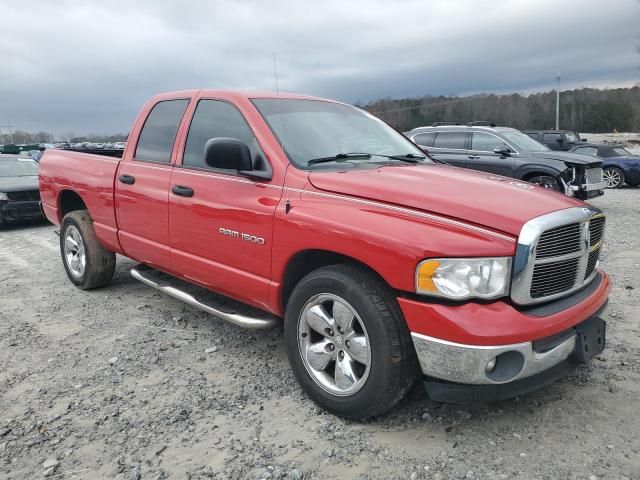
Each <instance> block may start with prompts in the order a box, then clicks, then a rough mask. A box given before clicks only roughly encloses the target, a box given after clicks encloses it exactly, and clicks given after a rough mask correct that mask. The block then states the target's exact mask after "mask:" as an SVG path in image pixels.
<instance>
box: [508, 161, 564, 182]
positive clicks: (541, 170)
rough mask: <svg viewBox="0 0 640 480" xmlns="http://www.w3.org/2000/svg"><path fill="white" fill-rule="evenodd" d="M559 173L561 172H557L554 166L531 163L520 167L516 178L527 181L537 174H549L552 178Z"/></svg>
mask: <svg viewBox="0 0 640 480" xmlns="http://www.w3.org/2000/svg"><path fill="white" fill-rule="evenodd" d="M560 174H561V172H559V171H558V170H556V169H555V168H551V167H545V166H542V165H531V166H527V167H526V168H524V169H522V170H521V171H520V175H518V178H519V179H520V180H524V181H526V182H528V181H529V180H531V179H532V178H533V177H537V176H539V175H549V176H552V177H553V178H557V177H559V176H560Z"/></svg>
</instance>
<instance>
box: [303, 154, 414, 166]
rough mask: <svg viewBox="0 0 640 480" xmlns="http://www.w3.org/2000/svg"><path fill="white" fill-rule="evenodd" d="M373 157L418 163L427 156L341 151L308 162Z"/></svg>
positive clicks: (311, 163) (309, 163) (310, 163)
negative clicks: (331, 155)
mask: <svg viewBox="0 0 640 480" xmlns="http://www.w3.org/2000/svg"><path fill="white" fill-rule="evenodd" d="M371 157H383V158H390V159H392V160H400V161H402V162H408V163H418V162H420V161H421V160H424V159H425V158H426V157H424V156H422V155H416V154H415V153H407V154H406V155H383V154H381V153H365V152H352V153H339V154H337V155H335V156H333V157H321V158H312V159H311V160H309V161H308V162H307V164H308V165H313V164H314V163H326V162H340V161H345V160H351V159H359V158H363V159H369V158H371Z"/></svg>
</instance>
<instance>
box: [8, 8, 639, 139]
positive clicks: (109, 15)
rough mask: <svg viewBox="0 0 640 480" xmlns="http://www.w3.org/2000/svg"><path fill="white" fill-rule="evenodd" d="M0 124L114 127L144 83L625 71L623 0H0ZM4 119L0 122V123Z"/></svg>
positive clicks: (414, 86) (148, 90)
mask: <svg viewBox="0 0 640 480" xmlns="http://www.w3.org/2000/svg"><path fill="white" fill-rule="evenodd" d="M0 19H1V21H0V23H1V25H2V27H1V28H2V33H1V35H0V125H5V124H7V123H8V122H11V123H12V124H13V125H15V126H16V128H18V129H22V130H28V131H36V130H47V131H51V132H54V133H56V134H61V133H64V132H75V133H76V134H81V133H88V132H96V133H117V132H127V131H128V129H129V126H130V123H131V121H132V120H133V118H134V117H135V115H136V113H137V111H138V109H139V108H140V106H141V105H142V103H143V102H144V101H145V100H146V99H147V98H148V97H149V96H150V95H152V94H154V93H157V92H161V91H166V90H174V89H183V88H200V87H209V88H234V89H256V88H257V89H269V90H273V89H275V87H274V75H273V57H272V52H273V51H275V52H276V55H277V64H278V66H277V68H278V76H279V85H280V90H281V91H292V92H297V93H306V94H312V95H318V96H325V97H331V98H336V99H339V100H343V101H347V102H351V103H354V102H356V101H360V102H368V101H371V100H375V99H377V98H381V97H387V96H390V97H409V96H422V95H440V94H445V95H451V94H454V95H465V94H469V93H478V92H530V91H536V90H549V89H551V88H552V84H553V81H554V77H555V74H556V71H559V72H560V75H561V77H562V82H563V84H564V86H565V88H569V87H580V86H583V85H586V86H598V87H603V86H621V85H623V86H626V85H629V86H631V85H635V84H638V83H640V70H639V69H638V67H639V66H640V55H639V54H638V52H637V51H636V45H637V44H638V43H639V42H640V3H639V2H638V1H636V0H563V1H556V0H537V1H531V0H493V1H482V0H455V1H454V0H421V1H376V0H367V1H364V0H315V1H304V0H299V1H276V0H237V1H232V0H227V1H224V2H222V1H214V0H209V1H191V0H182V1H170V0H135V1H132V0H123V1H118V0H84V1H82V2H78V1H63V0H56V1H35V0H34V1H31V0H19V1H15V0H0ZM4 131H5V132H6V129H5V130H4Z"/></svg>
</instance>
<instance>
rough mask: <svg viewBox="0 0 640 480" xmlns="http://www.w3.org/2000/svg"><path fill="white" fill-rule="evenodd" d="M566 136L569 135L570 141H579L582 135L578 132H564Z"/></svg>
mask: <svg viewBox="0 0 640 480" xmlns="http://www.w3.org/2000/svg"><path fill="white" fill-rule="evenodd" d="M564 136H565V137H567V140H568V141H569V142H579V141H580V137H578V135H577V134H576V132H564Z"/></svg>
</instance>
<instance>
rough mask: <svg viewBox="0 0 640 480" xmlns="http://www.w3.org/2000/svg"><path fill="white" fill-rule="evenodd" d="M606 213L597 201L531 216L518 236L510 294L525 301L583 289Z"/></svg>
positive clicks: (597, 252) (592, 270) (595, 258)
mask: <svg viewBox="0 0 640 480" xmlns="http://www.w3.org/2000/svg"><path fill="white" fill-rule="evenodd" d="M604 222H605V219H604V216H603V215H602V214H601V213H600V211H599V210H597V209H596V208H594V207H575V208H568V209H565V210H559V211H557V212H553V213H549V214H547V215H543V216H541V217H537V218H534V219H533V220H531V221H529V222H527V223H526V224H525V225H524V227H523V228H522V231H521V233H520V237H519V238H518V249H517V251H516V258H515V260H514V272H513V280H512V285H511V298H512V299H513V301H514V302H515V303H518V304H521V305H526V304H531V303H539V302H543V301H548V300H553V299H555V298H559V297H563V296H566V295H568V294H570V293H571V292H573V291H575V290H578V289H579V288H581V287H582V286H583V285H585V284H586V283H588V282H590V281H591V279H592V278H593V277H594V276H595V269H596V266H597V264H598V258H599V255H600V248H601V246H602V240H603V234H604Z"/></svg>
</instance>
